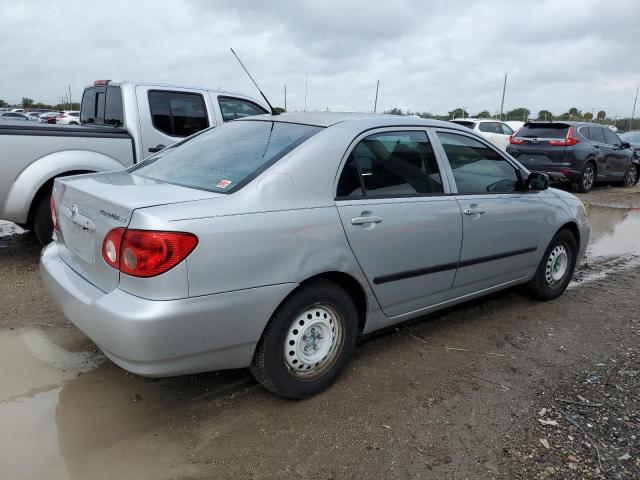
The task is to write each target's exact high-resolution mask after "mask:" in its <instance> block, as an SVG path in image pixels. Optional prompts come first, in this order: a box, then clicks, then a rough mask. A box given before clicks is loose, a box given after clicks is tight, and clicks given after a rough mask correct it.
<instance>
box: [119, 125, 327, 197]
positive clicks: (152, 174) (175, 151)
mask: <svg viewBox="0 0 640 480" xmlns="http://www.w3.org/2000/svg"><path fill="white" fill-rule="evenodd" d="M320 130H322V128H321V127H313V126H310V125H298V124H295V123H280V122H260V121H250V120H247V121H241V122H231V123H227V124H223V125H220V126H218V127H216V128H214V129H211V130H208V131H206V132H203V133H201V134H200V135H195V136H194V137H192V138H189V139H187V140H185V141H183V142H180V143H179V144H176V145H175V146H173V147H171V148H167V149H165V150H163V151H161V152H159V153H158V154H156V155H153V156H151V157H149V158H148V159H147V160H145V161H144V162H142V163H141V164H139V166H137V167H134V168H133V169H131V170H130V171H131V173H132V174H134V175H140V176H143V177H147V178H151V179H154V180H160V181H162V182H166V183H173V184H176V185H182V186H185V187H190V188H198V189H201V190H208V191H212V192H219V193H229V192H232V191H234V190H235V189H237V188H240V187H241V186H242V185H244V184H245V183H247V182H249V181H250V180H251V179H252V178H254V177H255V176H257V175H258V174H259V173H260V172H262V171H264V170H265V169H266V168H268V167H269V166H270V165H272V164H273V163H274V162H276V161H277V160H278V159H280V158H282V157H283V156H284V155H286V154H287V153H289V152H291V151H292V150H293V149H295V148H296V147H297V146H299V145H300V144H302V143H303V142H304V141H306V140H307V139H309V138H310V137H311V136H313V135H315V134H316V133H317V132H319V131H320Z"/></svg>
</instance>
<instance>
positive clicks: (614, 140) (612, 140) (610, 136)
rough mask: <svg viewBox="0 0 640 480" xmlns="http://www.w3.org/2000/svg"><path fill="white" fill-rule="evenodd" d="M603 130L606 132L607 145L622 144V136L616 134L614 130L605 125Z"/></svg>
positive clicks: (617, 145)
mask: <svg viewBox="0 0 640 480" xmlns="http://www.w3.org/2000/svg"><path fill="white" fill-rule="evenodd" d="M602 131H603V132H604V141H605V143H606V144H607V145H612V146H614V147H619V146H620V145H622V142H621V141H620V138H618V135H616V134H615V132H614V131H613V130H611V129H610V128H608V127H605V128H603V129H602Z"/></svg>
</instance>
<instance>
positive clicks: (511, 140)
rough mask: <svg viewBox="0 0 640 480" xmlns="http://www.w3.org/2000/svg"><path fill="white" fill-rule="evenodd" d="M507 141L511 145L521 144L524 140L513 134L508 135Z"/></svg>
mask: <svg viewBox="0 0 640 480" xmlns="http://www.w3.org/2000/svg"><path fill="white" fill-rule="evenodd" d="M509 143H510V144H511V145H522V144H523V143H524V140H522V139H520V138H516V137H515V136H514V135H509Z"/></svg>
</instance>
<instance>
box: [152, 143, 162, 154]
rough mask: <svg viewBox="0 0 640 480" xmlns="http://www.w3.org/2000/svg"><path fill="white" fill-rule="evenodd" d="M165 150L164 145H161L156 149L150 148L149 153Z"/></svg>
mask: <svg viewBox="0 0 640 480" xmlns="http://www.w3.org/2000/svg"><path fill="white" fill-rule="evenodd" d="M163 148H164V145H162V144H159V145H156V146H155V147H149V152H151V153H156V152H159V151H160V150H162V149H163Z"/></svg>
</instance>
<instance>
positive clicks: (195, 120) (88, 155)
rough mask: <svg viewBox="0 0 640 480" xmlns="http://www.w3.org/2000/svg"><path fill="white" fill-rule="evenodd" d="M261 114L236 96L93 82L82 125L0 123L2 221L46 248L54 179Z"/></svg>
mask: <svg viewBox="0 0 640 480" xmlns="http://www.w3.org/2000/svg"><path fill="white" fill-rule="evenodd" d="M267 111H268V110H267V108H266V107H265V106H264V105H263V104H262V102H259V101H258V100H256V99H254V98H252V97H249V96H246V95H243V94H239V93H235V92H229V91H224V90H216V89H210V88H200V87H187V86H180V85H167V84H159V83H142V82H130V81H124V82H112V81H110V80H97V81H95V82H94V83H93V84H92V85H89V86H88V87H86V88H85V90H84V93H83V95H82V104H81V107H80V123H81V126H60V125H47V124H31V123H29V124H25V123H26V122H23V123H22V124H19V123H18V122H2V123H0V152H2V154H0V160H1V162H2V163H1V164H0V165H2V170H1V171H2V175H0V219H2V220H9V221H12V222H15V223H17V224H18V225H20V226H23V227H25V228H27V229H30V230H33V231H34V233H35V235H36V237H37V239H38V240H39V241H40V243H42V244H45V243H48V242H49V241H50V240H51V235H52V231H53V225H52V221H51V216H50V211H49V199H50V197H51V188H52V186H53V180H54V178H56V177H62V176H67V175H77V174H82V173H92V172H99V171H107V170H118V169H122V168H126V167H129V166H131V165H133V164H134V163H137V162H139V161H142V160H144V159H145V158H146V157H148V156H149V155H151V154H153V153H155V152H158V151H160V150H162V149H163V148H165V147H168V146H169V145H172V144H174V143H176V142H178V141H179V140H182V139H183V138H185V137H188V136H190V135H192V134H194V133H196V132H199V131H201V130H203V129H205V128H209V127H214V126H216V125H219V124H221V123H223V122H227V121H229V120H235V119H237V118H242V117H246V116H251V115H259V114H263V113H267Z"/></svg>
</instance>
